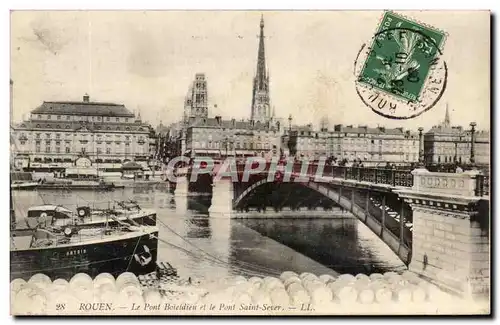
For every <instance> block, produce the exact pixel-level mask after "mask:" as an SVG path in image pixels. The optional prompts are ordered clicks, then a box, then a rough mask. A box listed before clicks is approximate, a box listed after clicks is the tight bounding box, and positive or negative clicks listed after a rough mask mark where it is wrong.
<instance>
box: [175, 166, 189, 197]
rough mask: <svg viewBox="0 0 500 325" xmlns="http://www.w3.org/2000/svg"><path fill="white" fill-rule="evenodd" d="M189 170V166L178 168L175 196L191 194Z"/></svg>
mask: <svg viewBox="0 0 500 325" xmlns="http://www.w3.org/2000/svg"><path fill="white" fill-rule="evenodd" d="M187 176H188V170H187V168H185V167H184V168H178V169H177V170H176V177H177V180H176V184H175V190H174V196H175V197H186V196H188V194H189V189H188V186H189V183H188V178H187Z"/></svg>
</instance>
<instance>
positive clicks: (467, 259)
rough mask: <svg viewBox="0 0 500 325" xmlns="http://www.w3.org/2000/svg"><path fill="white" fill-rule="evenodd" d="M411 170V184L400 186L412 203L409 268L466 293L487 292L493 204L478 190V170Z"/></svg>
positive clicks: (405, 198) (478, 293) (466, 294)
mask: <svg viewBox="0 0 500 325" xmlns="http://www.w3.org/2000/svg"><path fill="white" fill-rule="evenodd" d="M412 174H413V175H414V183H413V184H414V185H413V187H412V188H411V189H398V190H395V192H397V193H398V194H399V195H400V196H401V197H402V198H404V200H405V201H406V202H408V203H409V204H410V206H411V208H412V209H413V236H412V237H413V240H412V245H413V247H412V259H411V263H410V265H409V269H410V271H413V272H415V273H417V274H419V275H421V276H423V277H425V278H427V279H429V280H430V281H432V282H434V283H436V284H438V285H440V286H442V287H445V288H447V289H450V290H452V291H455V292H457V293H459V294H461V295H463V296H484V295H488V294H489V288H490V277H489V273H490V263H489V209H488V208H486V209H482V208H481V206H484V203H485V201H482V202H481V200H482V199H483V198H482V197H478V196H475V189H476V177H477V176H478V175H479V172H478V171H467V172H464V173H431V172H429V171H427V170H426V169H416V170H414V171H413V172H412ZM402 217H403V215H401V218H402Z"/></svg>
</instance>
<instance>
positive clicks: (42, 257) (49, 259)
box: [10, 228, 158, 281]
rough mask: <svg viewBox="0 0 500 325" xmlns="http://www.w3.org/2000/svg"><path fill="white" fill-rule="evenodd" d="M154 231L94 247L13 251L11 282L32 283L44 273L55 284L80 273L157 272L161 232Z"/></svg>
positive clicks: (84, 244) (104, 241)
mask: <svg viewBox="0 0 500 325" xmlns="http://www.w3.org/2000/svg"><path fill="white" fill-rule="evenodd" d="M155 229H156V230H154V231H149V232H137V233H136V232H132V233H131V235H130V236H127V237H126V238H122V237H118V238H117V239H109V240H106V239H104V240H101V241H97V242H92V243H90V242H87V243H85V242H82V243H78V244H72V245H62V246H55V247H46V248H38V249H36V248H32V249H25V250H11V252H10V278H11V280H13V279H16V278H21V279H24V280H29V278H30V277H31V276H33V275H34V274H37V273H43V274H45V275H48V276H49V277H50V278H51V279H53V280H54V279H56V278H61V279H66V280H68V281H69V280H70V279H71V277H72V276H73V275H75V274H77V273H80V272H83V273H87V274H88V275H90V276H91V277H95V276H96V275H98V274H99V273H103V272H107V273H111V274H112V275H114V276H115V277H116V276H118V275H119V274H121V273H123V272H132V273H134V274H136V275H142V274H147V273H151V272H154V271H155V270H156V260H157V254H158V229H157V228H155Z"/></svg>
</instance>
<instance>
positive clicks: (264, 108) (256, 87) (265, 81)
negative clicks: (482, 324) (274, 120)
mask: <svg viewBox="0 0 500 325" xmlns="http://www.w3.org/2000/svg"><path fill="white" fill-rule="evenodd" d="M266 70H267V69H266V51H265V46H264V16H263V15H262V16H261V18H260V35H259V49H258V52H257V71H256V74H255V78H254V82H253V94H252V112H251V119H252V120H260V121H266V120H268V119H269V118H270V117H271V116H270V115H271V111H270V107H269V74H268V73H267V72H266Z"/></svg>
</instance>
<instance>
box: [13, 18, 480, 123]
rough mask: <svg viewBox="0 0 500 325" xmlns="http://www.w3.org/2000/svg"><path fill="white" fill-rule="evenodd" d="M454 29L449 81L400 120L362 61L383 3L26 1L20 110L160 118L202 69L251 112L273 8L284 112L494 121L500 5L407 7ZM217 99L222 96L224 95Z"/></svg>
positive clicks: (222, 106)
mask: <svg viewBox="0 0 500 325" xmlns="http://www.w3.org/2000/svg"><path fill="white" fill-rule="evenodd" d="M402 13H403V14H404V15H405V16H407V17H410V18H411V19H415V20H417V21H421V22H424V23H426V24H428V25H431V26H434V27H436V28H438V29H441V30H443V31H445V32H446V33H447V34H448V35H447V40H446V44H445V47H444V51H443V58H444V60H445V61H446V62H447V65H448V70H449V71H448V72H449V76H448V86H447V88H446V90H445V93H444V95H443V97H442V98H441V100H440V101H439V102H438V103H437V105H436V106H435V107H434V108H432V109H430V110H429V111H427V112H425V113H423V114H422V115H420V116H419V117H416V118H413V119H409V120H403V121H402V120H391V119H387V118H385V117H382V116H379V115H377V114H376V113H374V112H372V111H371V109H370V108H368V107H366V106H365V105H364V104H363V103H362V101H361V100H360V99H359V97H358V95H357V94H356V90H355V84H354V80H355V78H354V75H353V68H354V61H355V59H356V55H357V54H358V51H359V50H360V48H361V46H362V45H363V43H366V42H368V41H369V40H370V39H371V37H372V36H373V34H374V32H375V30H376V28H377V25H378V23H379V20H380V18H381V16H382V12H381V11H281V12H272V11H264V12H260V11H189V12H183V11H14V12H12V14H11V79H12V80H13V81H14V88H13V90H14V100H13V105H14V120H15V121H20V120H22V119H23V118H26V117H27V114H29V112H30V111H31V110H32V109H34V108H36V107H37V106H39V105H40V104H41V103H42V102H43V101H57V100H59V101H79V100H82V96H83V95H84V94H85V93H88V94H89V95H90V98H91V100H93V101H103V102H115V103H122V104H125V105H126V107H128V108H129V109H130V110H131V111H133V112H136V113H137V112H138V111H140V113H141V116H142V118H143V120H146V121H148V122H149V123H151V124H152V125H153V126H156V125H157V124H158V123H159V122H160V121H162V122H163V124H168V123H171V122H175V121H177V120H179V119H180V118H181V116H182V112H183V102H184V97H185V95H186V93H187V91H188V87H189V85H190V84H191V82H192V80H193V79H194V75H195V74H196V73H205V75H206V78H207V81H208V97H209V99H208V100H209V115H211V116H215V115H222V116H223V117H225V118H237V119H240V118H244V119H247V118H249V117H250V106H251V100H252V79H253V77H254V75H255V70H256V65H257V47H258V34H259V22H260V17H261V14H263V15H264V21H265V35H266V40H265V46H266V63H267V68H268V70H269V74H270V96H271V102H272V104H271V105H272V106H273V107H274V109H275V112H276V116H277V117H282V118H285V119H287V118H288V116H289V115H290V114H291V115H292V118H293V124H307V123H313V124H314V125H318V124H319V121H320V120H321V119H322V118H324V117H327V118H328V120H329V123H330V125H333V124H346V125H351V124H353V125H369V126H377V125H380V126H386V127H404V128H407V129H413V130H416V129H417V128H418V127H420V126H423V127H424V128H425V129H429V128H430V127H432V126H433V125H436V124H438V123H439V122H440V121H442V120H443V119H444V115H445V107H446V105H448V107H449V110H450V115H451V122H452V124H454V125H462V126H464V127H468V125H469V123H470V122H472V121H475V122H477V124H478V128H479V129H489V125H490V57H489V55H490V54H489V53H490V43H489V42H490V41H489V40H490V35H489V33H490V16H489V13H488V12H481V11H454V12H443V11H420V12H409V11H406V12H402ZM214 105H217V107H214Z"/></svg>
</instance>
